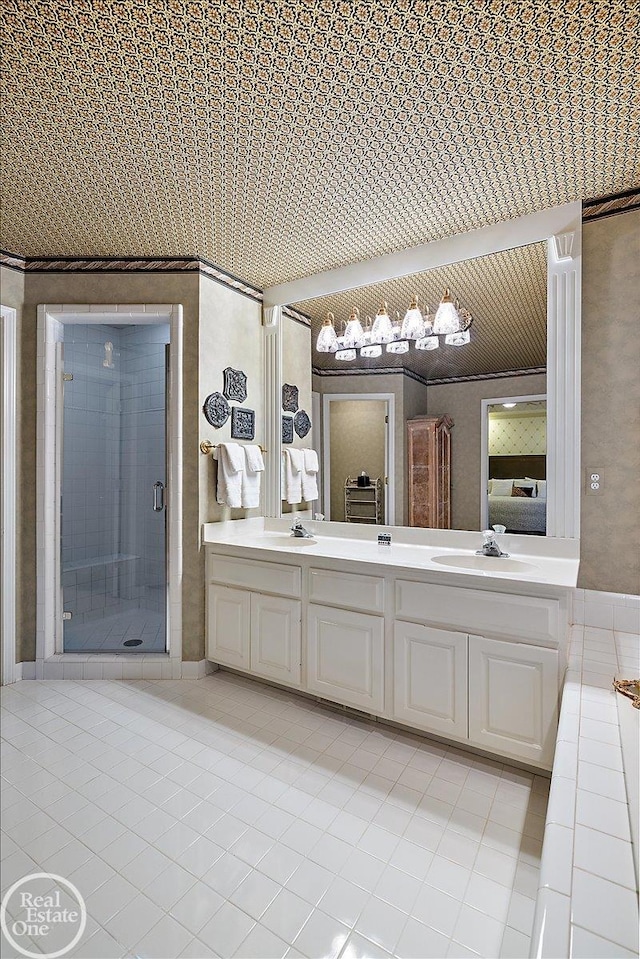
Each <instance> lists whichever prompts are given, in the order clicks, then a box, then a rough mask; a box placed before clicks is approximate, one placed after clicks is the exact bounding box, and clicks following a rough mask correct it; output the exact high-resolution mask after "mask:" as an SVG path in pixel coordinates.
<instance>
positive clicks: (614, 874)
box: [532, 594, 640, 959]
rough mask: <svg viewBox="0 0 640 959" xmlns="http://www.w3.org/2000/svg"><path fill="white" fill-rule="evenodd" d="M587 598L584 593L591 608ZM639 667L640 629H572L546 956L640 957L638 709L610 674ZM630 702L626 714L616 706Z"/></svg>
mask: <svg viewBox="0 0 640 959" xmlns="http://www.w3.org/2000/svg"><path fill="white" fill-rule="evenodd" d="M601 595H603V594H601ZM604 595H608V596H615V594H604ZM588 596H589V594H588ZM589 605H590V602H589V599H588V597H587V601H586V602H585V611H587V612H586V615H588V610H589ZM593 605H594V606H596V605H597V604H595V603H594V604H593ZM605 605H609V606H611V607H613V608H614V609H615V608H616V607H615V606H614V604H613V603H611V604H605ZM621 608H623V609H624V608H625V607H621ZM628 608H630V609H631V610H632V611H633V607H628ZM612 615H613V614H612ZM639 675H640V636H638V635H637V634H632V633H627V632H615V633H614V632H612V631H611V630H607V629H601V628H598V627H594V626H581V625H578V626H574V627H573V628H572V631H571V640H570V648H569V668H568V671H567V675H566V680H565V686H564V692H563V698H562V708H561V712H560V723H559V729H558V740H557V747H556V756H555V762H554V766H553V776H552V781H551V792H550V796H549V807H548V813H547V822H546V829H545V836H544V848H543V856H542V864H541V870H540V889H539V893H538V900H537V905H536V919H535V924H534V932H533V942H532V955H535V956H536V957H540V959H543V957H557V956H569V957H571V959H574V957H575V959H587V957H588V959H601V957H604V956H611V957H614V956H615V957H617V959H624V957H633V956H636V957H637V955H638V890H637V874H636V872H635V869H634V861H633V849H632V843H631V832H630V824H631V822H637V818H638V807H637V790H636V794H635V796H636V798H635V803H634V802H633V800H632V805H631V808H630V806H629V799H632V793H631V791H628V787H627V785H626V783H625V773H626V776H627V778H628V779H630V776H633V771H632V769H633V766H632V764H634V765H635V768H636V774H637V751H638V721H639V720H640V715H639V714H638V713H637V711H636V710H634V709H633V707H632V706H631V703H630V702H628V701H627V700H621V698H620V697H619V695H618V694H616V693H615V692H614V691H613V689H612V685H611V683H612V679H613V677H614V676H617V677H620V678H634V677H638V676H639ZM625 709H626V710H628V713H627V714H623V713H621V712H620V711H619V710H625ZM621 715H624V717H625V722H626V721H627V720H629V721H630V722H631V723H632V724H633V723H635V735H634V736H633V735H632V737H631V739H632V740H634V741H631V742H629V743H628V746H629V752H628V753H627V752H626V751H625V753H623V750H622V749H621V737H620V728H621V724H620V723H619V717H620V716H621ZM625 745H627V743H625ZM634 753H635V757H634ZM629 785H632V783H631V782H630V783H629ZM636 838H637V833H636Z"/></svg>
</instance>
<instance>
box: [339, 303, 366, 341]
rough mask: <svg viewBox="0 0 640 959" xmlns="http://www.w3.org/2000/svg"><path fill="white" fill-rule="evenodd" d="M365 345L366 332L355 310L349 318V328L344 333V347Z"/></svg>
mask: <svg viewBox="0 0 640 959" xmlns="http://www.w3.org/2000/svg"><path fill="white" fill-rule="evenodd" d="M363 343H364V330H363V329H362V323H361V322H360V317H359V316H358V311H357V310H354V311H353V312H352V314H351V316H350V317H349V322H348V323H347V328H346V330H345V331H344V345H345V346H346V347H354V346H362V344H363Z"/></svg>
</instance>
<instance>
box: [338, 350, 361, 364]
mask: <svg viewBox="0 0 640 959" xmlns="http://www.w3.org/2000/svg"><path fill="white" fill-rule="evenodd" d="M333 355H334V356H335V358H336V359H337V360H342V362H343V363H350V362H351V360H355V358H356V351H355V350H353V349H351V350H337V351H336V352H335V353H334V354H333Z"/></svg>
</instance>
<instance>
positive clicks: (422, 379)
mask: <svg viewBox="0 0 640 959" xmlns="http://www.w3.org/2000/svg"><path fill="white" fill-rule="evenodd" d="M311 372H312V373H313V375H314V376H372V375H373V376H380V375H387V374H391V373H395V374H398V373H400V374H401V375H402V376H408V377H409V379H411V380H415V381H416V382H417V383H421V384H422V385H423V386H444V385H445V384H447V383H472V382H477V381H478V380H503V379H507V378H508V377H514V376H535V375H537V374H540V373H545V374H546V372H547V368H546V366H533V367H531V368H530V369H523V370H500V371H499V372H497V373H469V374H468V375H467V376H438V377H434V378H428V377H426V376H421V375H420V373H416V372H414V370H406V369H403V368H402V367H393V366H391V367H389V366H387V367H379V368H378V369H372V370H364V369H361V368H360V369H355V370H354V369H349V370H323V369H320V367H317V366H313V367H312V368H311Z"/></svg>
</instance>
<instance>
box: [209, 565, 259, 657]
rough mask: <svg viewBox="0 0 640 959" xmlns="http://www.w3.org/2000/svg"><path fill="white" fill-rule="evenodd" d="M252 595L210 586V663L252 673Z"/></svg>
mask: <svg viewBox="0 0 640 959" xmlns="http://www.w3.org/2000/svg"><path fill="white" fill-rule="evenodd" d="M250 616H251V595H250V593H248V592H247V591H246V590H244V589H231V588H229V587H228V586H218V585H215V584H209V585H208V586H207V659H210V660H212V661H213V662H214V663H221V664H222V665H223V666H233V667H234V668H235V669H249V620H250Z"/></svg>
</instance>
